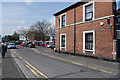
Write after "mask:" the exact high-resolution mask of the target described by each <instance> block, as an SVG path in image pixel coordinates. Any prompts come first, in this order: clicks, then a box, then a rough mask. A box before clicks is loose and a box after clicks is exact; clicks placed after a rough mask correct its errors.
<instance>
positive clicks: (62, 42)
mask: <svg viewBox="0 0 120 80" xmlns="http://www.w3.org/2000/svg"><path fill="white" fill-rule="evenodd" d="M114 6H116V3H114V2H95V1H90V2H82V1H80V2H77V3H75V4H73V5H71V6H69V7H67V8H65V9H63V10H61V11H59V12H57V13H55V14H54V16H55V18H56V31H55V38H56V39H55V40H56V41H55V42H56V43H55V45H56V49H57V50H58V51H61V52H67V53H72V54H74V55H78V54H80V55H86V56H95V57H101V58H107V59H114V60H115V59H117V56H118V55H119V54H118V53H117V51H118V48H116V47H117V46H116V44H118V43H116V42H117V38H116V35H117V33H116V29H118V28H116V27H115V26H116V21H115V20H116V18H115V14H116V13H115V12H116V9H115V8H114ZM119 26H120V25H119ZM119 49H120V48H119Z"/></svg>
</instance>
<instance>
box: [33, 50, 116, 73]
mask: <svg viewBox="0 0 120 80" xmlns="http://www.w3.org/2000/svg"><path fill="white" fill-rule="evenodd" d="M33 50H34V51H35V52H36V53H37V54H39V52H38V50H35V49H33ZM41 55H47V56H49V57H51V58H54V59H58V60H61V61H66V62H69V63H73V64H76V65H80V66H84V67H87V68H90V69H94V70H98V71H101V72H104V73H108V74H112V75H117V74H113V73H112V72H109V71H105V70H102V69H97V68H95V67H88V66H85V65H83V64H81V63H76V62H71V61H67V60H65V59H61V58H57V57H54V56H51V55H48V54H41Z"/></svg>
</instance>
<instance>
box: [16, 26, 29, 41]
mask: <svg viewBox="0 0 120 80" xmlns="http://www.w3.org/2000/svg"><path fill="white" fill-rule="evenodd" d="M28 31H29V27H23V28H21V29H18V30H17V33H18V34H19V35H22V36H24V37H25V39H26V41H27V42H28Z"/></svg>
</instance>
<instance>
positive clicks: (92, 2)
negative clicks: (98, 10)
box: [83, 1, 95, 22]
mask: <svg viewBox="0 0 120 80" xmlns="http://www.w3.org/2000/svg"><path fill="white" fill-rule="evenodd" d="M94 3H95V2H94V1H90V2H89V3H86V4H84V5H83V22H85V7H86V6H88V5H90V4H93V18H92V20H94V19H95V4H94Z"/></svg>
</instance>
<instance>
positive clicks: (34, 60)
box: [11, 46, 116, 80]
mask: <svg viewBox="0 0 120 80" xmlns="http://www.w3.org/2000/svg"><path fill="white" fill-rule="evenodd" d="M45 49H46V48H45ZM11 54H14V55H15V56H17V57H18V58H19V60H20V61H21V63H22V64H23V65H24V67H26V68H27V69H28V70H29V71H30V73H31V74H33V75H35V76H36V78H115V77H116V76H114V75H112V74H107V73H104V72H101V71H98V70H94V69H90V68H87V67H83V66H79V65H75V64H72V63H69V62H65V61H61V60H58V59H53V58H51V57H48V56H44V55H40V54H36V53H35V52H34V50H32V49H31V48H26V47H20V46H18V49H14V50H12V51H11ZM105 80H106V79H105Z"/></svg>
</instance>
